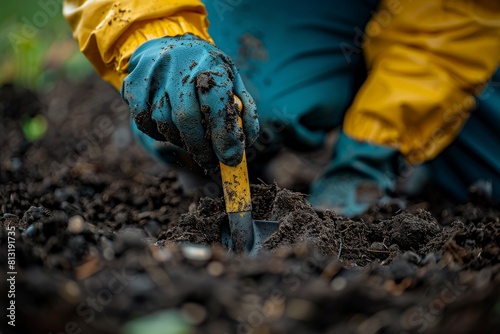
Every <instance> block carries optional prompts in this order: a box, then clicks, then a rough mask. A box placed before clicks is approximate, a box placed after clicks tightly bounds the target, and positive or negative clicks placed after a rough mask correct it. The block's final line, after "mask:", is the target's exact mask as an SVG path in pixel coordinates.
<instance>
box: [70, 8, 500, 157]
mask: <svg viewBox="0 0 500 334" xmlns="http://www.w3.org/2000/svg"><path fill="white" fill-rule="evenodd" d="M64 15H65V16H66V18H67V20H68V22H69V23H70V25H71V27H72V29H73V32H74V36H75V38H76V39H77V40H78V43H79V45H80V49H81V51H82V52H83V53H84V54H85V55H86V57H87V58H88V59H89V60H90V61H91V62H92V64H93V65H94V67H95V68H96V70H97V71H98V73H99V74H100V75H101V76H102V77H103V78H104V79H105V80H107V81H109V82H111V83H112V84H113V85H114V86H115V87H116V88H117V89H120V86H121V82H122V80H123V78H124V77H125V76H126V74H127V67H128V61H129V59H130V56H131V55H132V53H133V52H134V51H135V49H136V48H137V47H139V46H140V45H141V44H142V43H144V42H146V41H148V40H151V39H155V38H160V37H164V36H175V35H179V34H186V33H191V34H194V35H197V36H198V37H200V38H203V39H205V40H207V41H211V42H212V40H211V38H210V36H209V35H208V32H207V28H208V21H207V13H206V10H205V8H204V5H203V4H202V3H201V2H200V1H198V0H147V1H145V0H122V1H112V0H65V4H64ZM362 47H363V49H364V52H365V57H366V61H367V65H368V68H369V70H370V73H369V75H368V79H367V81H366V82H365V83H364V85H363V86H362V88H361V90H360V91H359V92H358V94H357V96H356V98H355V100H354V102H353V104H352V106H351V107H350V109H349V110H348V111H347V113H346V116H345V120H344V126H343V129H344V131H345V133H346V134H348V135H349V136H351V137H353V138H356V139H359V140H361V141H368V142H371V143H374V144H379V145H386V146H391V147H394V148H397V149H399V150H400V151H401V153H402V154H404V155H405V157H406V158H407V160H408V161H409V162H410V163H413V164H417V163H421V162H424V161H426V160H429V159H432V158H434V157H435V156H436V155H437V154H439V152H441V151H442V150H443V149H444V148H445V147H446V146H448V145H449V144H450V143H451V142H452V141H453V139H454V138H455V137H456V136H457V134H458V133H459V131H460V129H461V128H462V125H463V124H464V122H465V121H466V120H467V117H468V116H469V112H470V111H471V110H472V109H473V107H474V95H476V94H477V93H479V92H480V90H481V88H482V87H484V86H485V85H486V84H487V82H488V79H489V78H490V77H491V75H492V74H493V72H494V71H495V69H496V68H497V66H498V65H499V63H500V2H499V1H498V0H474V1H470V0H421V1H417V0H383V1H382V2H381V5H380V8H379V11H378V12H377V14H376V15H374V16H373V18H372V20H371V21H370V22H369V23H368V25H367V27H366V31H365V36H364V42H363V45H362Z"/></svg>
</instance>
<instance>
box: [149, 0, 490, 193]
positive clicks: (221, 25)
mask: <svg viewBox="0 0 500 334" xmlns="http://www.w3.org/2000/svg"><path fill="white" fill-rule="evenodd" d="M203 2H204V3H205V5H206V7H207V10H208V13H209V21H210V29H209V32H210V34H211V36H212V37H213V39H214V41H215V43H216V44H217V45H218V46H219V48H221V49H222V50H223V51H224V52H225V53H227V54H228V55H229V56H230V57H231V58H232V59H233V61H234V62H235V63H236V65H237V67H238V68H239V69H240V74H241V75H242V77H243V80H244V81H245V84H246V86H247V88H248V89H249V91H250V93H251V94H252V95H253V97H254V98H255V100H256V102H257V106H258V108H259V119H260V122H261V128H262V131H261V132H262V134H261V137H260V138H259V140H258V142H257V143H256V144H255V145H254V147H253V150H254V152H255V153H256V154H255V155H254V154H249V161H250V164H251V163H258V161H259V157H260V159H261V160H263V161H265V160H268V158H269V155H273V154H274V153H276V151H277V150H278V149H280V148H281V147H283V146H288V147H291V148H292V149H295V150H304V149H305V150H308V149H314V148H319V147H321V146H322V145H323V144H324V141H325V136H326V134H327V133H328V132H329V131H330V130H331V129H333V128H336V127H338V126H340V125H341V124H342V119H343V116H344V113H345V111H346V110H347V108H348V106H349V104H350V103H351V101H352V99H353V97H354V95H355V94H356V91H357V90H358V88H359V87H360V86H361V84H362V83H363V80H364V78H365V76H366V69H365V67H364V61H363V55H362V53H361V38H362V35H363V31H364V27H365V25H366V23H367V22H368V21H369V19H370V18H371V16H372V15H373V13H374V11H375V10H376V6H377V3H378V0H351V1H341V0H330V1H326V0H324V1H322V0H311V1H290V0H288V1H285V0H274V1H263V0H217V1H216V0H203ZM346 48H350V49H349V50H350V51H351V52H345V50H346ZM352 50H359V53H358V52H352ZM495 82H496V84H495ZM499 83H500V75H498V74H497V76H496V77H494V79H493V82H492V84H491V85H489V86H488V87H487V88H486V90H485V93H484V94H483V95H482V96H481V97H480V98H479V99H478V101H479V107H478V109H477V110H475V111H474V113H473V115H472V117H471V118H470V120H469V121H468V122H467V124H466V126H465V127H464V129H463V131H462V133H461V134H460V136H459V137H458V138H457V140H456V141H455V142H454V143H453V144H452V145H451V146H450V147H449V148H448V149H446V150H445V151H444V152H443V153H442V154H441V155H440V156H439V157H438V158H437V159H435V160H434V161H433V162H431V163H430V164H429V166H430V170H431V171H432V173H431V177H432V179H433V181H434V182H435V183H437V184H439V185H440V186H441V187H443V188H444V189H445V190H448V191H450V193H452V194H453V195H455V196H456V197H457V198H458V199H460V200H465V199H466V195H467V188H468V187H469V186H470V185H471V184H473V183H474V182H476V181H477V180H489V181H491V182H492V185H493V195H494V197H495V198H496V199H500V193H499V192H500V87H499V86H498V85H499ZM140 136H142V135H140ZM142 141H143V142H145V141H148V140H147V139H146V140H142ZM145 146H146V147H148V145H145ZM152 150H153V148H152V147H150V151H152ZM156 155H158V153H156ZM163 155H164V156H165V154H163ZM255 156H257V158H255ZM164 160H165V159H164Z"/></svg>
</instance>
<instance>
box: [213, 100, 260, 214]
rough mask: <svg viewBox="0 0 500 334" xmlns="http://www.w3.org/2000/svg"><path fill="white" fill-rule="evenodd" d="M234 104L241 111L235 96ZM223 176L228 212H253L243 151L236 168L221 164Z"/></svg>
mask: <svg viewBox="0 0 500 334" xmlns="http://www.w3.org/2000/svg"><path fill="white" fill-rule="evenodd" d="M234 102H235V103H236V104H237V105H238V109H239V110H240V111H241V110H242V108H243V104H242V103H241V100H240V99H239V98H238V97H237V96H236V95H235V96H234ZM238 123H239V125H240V127H242V125H243V123H242V121H241V117H238ZM220 170H221V174H222V188H223V189H224V200H225V202H226V212H227V213H235V212H249V211H251V210H252V204H251V199H250V183H249V181H248V168H247V158H246V154H245V151H243V159H241V162H240V163H239V164H238V165H237V166H235V167H231V166H228V165H225V164H223V163H222V162H221V163H220Z"/></svg>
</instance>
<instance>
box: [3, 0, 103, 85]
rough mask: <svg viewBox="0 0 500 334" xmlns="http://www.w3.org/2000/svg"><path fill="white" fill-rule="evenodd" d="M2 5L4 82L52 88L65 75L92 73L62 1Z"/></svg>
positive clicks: (73, 77)
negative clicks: (68, 20)
mask: <svg viewBox="0 0 500 334" xmlns="http://www.w3.org/2000/svg"><path fill="white" fill-rule="evenodd" d="M0 8H1V9H0V85H2V84H6V83H14V84H17V85H22V86H24V87H26V88H29V89H33V90H36V91H48V90H50V89H51V88H52V87H53V85H54V83H55V82H56V81H57V80H58V79H60V78H61V77H66V78H68V79H70V80H82V79H83V78H85V77H86V76H87V75H89V74H90V73H92V71H93V70H92V67H91V65H90V64H89V62H88V61H87V60H86V59H85V57H84V56H83V55H82V54H81V53H80V52H79V50H78V45H77V43H76V42H75V41H74V40H73V38H72V35H71V29H70V28H69V26H68V24H67V23H66V21H65V19H64V17H63V16H62V0H14V1H2V4H1V5H0Z"/></svg>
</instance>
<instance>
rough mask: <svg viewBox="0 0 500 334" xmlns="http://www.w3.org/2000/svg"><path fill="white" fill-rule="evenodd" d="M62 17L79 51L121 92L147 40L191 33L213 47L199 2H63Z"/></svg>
mask: <svg viewBox="0 0 500 334" xmlns="http://www.w3.org/2000/svg"><path fill="white" fill-rule="evenodd" d="M64 16H65V17H66V19H67V20H68V22H69V24H70V26H71V28H72V29H73V35H74V37H75V38H76V39H77V41H78V44H79V45H80V50H81V51H82V52H83V53H84V54H85V56H86V57H87V58H88V59H89V60H90V62H91V63H92V65H93V66H94V68H95V69H96V71H97V72H98V73H99V75H100V76H101V77H102V78H103V79H104V80H106V81H108V82H110V83H111V84H112V85H113V86H114V87H115V88H116V89H118V90H119V89H120V86H121V82H122V81H123V79H124V77H125V76H126V75H127V68H128V63H129V60H130V57H131V56H132V54H133V53H134V51H135V50H136V49H137V48H138V47H139V46H140V45H141V44H143V43H145V42H147V41H149V40H152V39H156V38H161V37H165V36H178V35H185V34H193V35H196V36H198V37H200V38H202V39H204V40H206V41H209V42H212V43H213V41H212V39H211V38H210V35H209V34H208V21H207V12H206V10H205V7H204V5H203V3H202V2H201V1H199V0H149V1H142V0H122V1H113V0H65V2H64Z"/></svg>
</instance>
